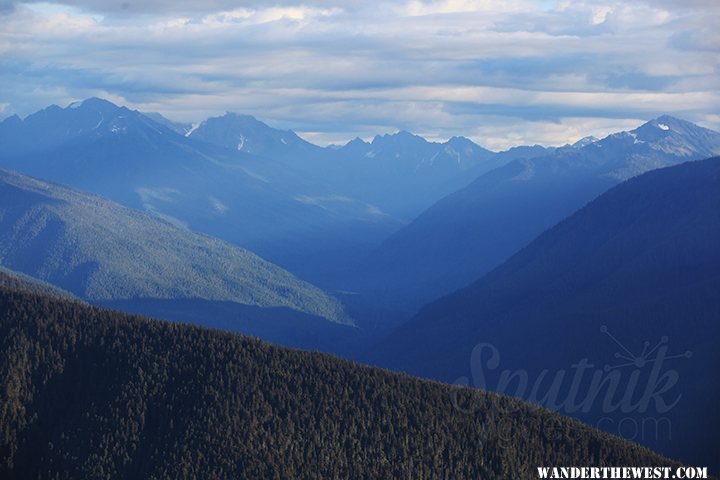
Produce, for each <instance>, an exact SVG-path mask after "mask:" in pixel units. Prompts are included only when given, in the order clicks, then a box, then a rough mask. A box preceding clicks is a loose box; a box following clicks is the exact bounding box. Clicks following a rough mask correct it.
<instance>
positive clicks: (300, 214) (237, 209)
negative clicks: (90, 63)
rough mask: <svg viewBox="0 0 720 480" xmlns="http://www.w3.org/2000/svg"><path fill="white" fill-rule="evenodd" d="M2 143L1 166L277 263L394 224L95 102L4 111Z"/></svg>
mask: <svg viewBox="0 0 720 480" xmlns="http://www.w3.org/2000/svg"><path fill="white" fill-rule="evenodd" d="M0 144H2V145H3V149H2V150H1V151H0V166H2V167H5V168H11V169H13V170H17V171H19V172H21V173H24V174H27V175H31V176H34V177H37V178H40V179H42V180H48V181H52V182H57V183H62V184H65V185H69V186H72V187H75V188H79V189H82V190H85V191H88V192H92V193H96V194H99V195H102V196H104V197H107V198H109V199H111V200H113V201H116V202H118V203H121V204H123V205H125V206H128V207H131V208H136V209H142V210H146V211H149V212H152V213H154V214H155V215H157V216H160V217H161V218H164V219H166V220H168V221H171V222H173V223H176V224H177V225H180V226H184V227H188V228H190V229H192V230H195V231H199V232H203V233H207V234H210V235H212V236H215V237H218V238H221V239H223V240H225V241H228V242H230V243H233V244H235V245H238V246H242V247H245V248H249V249H251V250H252V251H254V252H256V253H258V254H260V255H261V256H263V257H264V258H267V259H269V260H271V261H275V262H280V263H284V265H283V266H286V265H291V266H292V265H294V263H293V262H294V261H295V263H297V261H304V259H306V258H313V257H320V256H321V254H322V252H332V251H334V250H335V249H341V250H343V252H347V251H353V249H356V250H362V249H364V248H366V245H375V244H376V243H377V242H379V241H380V239H382V238H383V237H384V236H386V235H387V234H388V233H389V232H391V231H393V230H394V229H396V228H397V227H398V226H399V225H400V224H399V222H398V221H396V220H393V219H392V218H390V217H389V216H387V215H384V214H383V213H382V212H381V211H379V210H378V209H377V208H375V207H373V206H372V205H368V204H365V203H362V202H358V201H355V200H353V199H352V198H349V197H347V196H342V195H339V194H337V192H335V191H333V190H331V189H329V188H328V187H326V186H325V185H323V184H320V183H316V182H314V181H313V180H312V179H310V180H307V181H306V180H305V179H303V178H302V177H299V176H297V175H295V174H293V172H291V171H288V170H287V169H285V168H283V166H282V165H280V164H277V163H273V162H268V161H267V160H266V159H263V158H261V157H257V156H253V155H249V154H247V153H245V152H241V151H238V150H236V149H227V148H223V147H219V146H215V145H211V144H209V143H205V142H201V141H199V140H195V139H193V138H190V137H187V136H185V135H181V134H179V133H178V132H176V131H174V130H172V129H170V128H167V127H165V126H163V125H161V124H159V123H157V122H155V121H153V120H151V119H150V118H148V117H147V116H145V115H143V114H141V113H139V112H137V111H132V110H129V109H127V108H125V107H118V106H116V105H114V104H112V103H110V102H107V101H104V100H100V99H88V100H85V101H83V102H78V103H75V104H72V105H70V106H68V107H66V108H60V107H57V106H51V107H48V108H46V109H44V110H42V111H39V112H37V113H35V114H32V115H30V116H28V117H27V118H25V119H22V120H21V119H19V118H18V117H10V118H8V119H6V120H4V121H3V122H2V123H0Z"/></svg>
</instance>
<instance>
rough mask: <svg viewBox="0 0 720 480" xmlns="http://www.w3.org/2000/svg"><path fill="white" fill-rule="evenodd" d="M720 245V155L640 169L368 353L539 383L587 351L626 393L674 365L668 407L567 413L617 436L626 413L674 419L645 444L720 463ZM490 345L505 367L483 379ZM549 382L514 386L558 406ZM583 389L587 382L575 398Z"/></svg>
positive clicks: (418, 369) (434, 371)
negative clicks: (477, 354) (478, 354)
mask: <svg viewBox="0 0 720 480" xmlns="http://www.w3.org/2000/svg"><path fill="white" fill-rule="evenodd" d="M718 245H720V157H715V158H711V159H707V160H702V161H696V162H687V163H684V164H682V165H678V166H675V167H669V168H664V169H659V170H654V171H652V172H648V173H645V174H643V175H640V176H638V177H635V178H633V179H630V180H628V181H627V182H624V183H622V184H620V185H618V186H617V187H615V188H613V189H611V190H609V191H608V192H606V193H605V194H603V195H601V196H600V197H598V198H597V199H595V200H594V201H593V202H591V203H589V204H588V205H587V206H586V207H584V208H582V209H580V210H579V211H578V212H576V213H575V214H573V215H572V216H570V217H569V218H567V219H566V220H564V221H563V222H561V223H559V224H558V225H556V226H555V227H553V228H551V229H550V230H548V231H546V232H545V233H543V234H542V235H541V236H539V237H538V238H537V239H535V240H534V241H533V242H532V243H531V244H530V245H528V246H527V247H526V248H524V249H523V250H521V251H519V252H518V253H517V254H515V255H514V256H513V257H512V258H511V259H510V260H508V261H507V262H505V263H504V264H503V265H502V266H500V267H499V268H497V269H496V270H494V271H493V272H491V273H489V274H488V275H486V276H484V277H483V278H481V279H479V280H478V281H476V282H474V283H473V284H471V285H469V286H468V287H466V288H464V289H462V290H459V291H457V292H455V293H454V294H452V295H449V296H447V297H445V298H442V299H440V300H438V301H436V302H433V303H431V304H428V305H427V306H426V307H424V308H423V309H422V310H421V312H420V313H419V314H418V315H417V316H416V317H415V318H413V319H412V320H411V321H410V322H408V323H407V324H405V325H403V326H402V327H401V328H400V329H398V330H397V331H396V332H394V333H393V334H392V335H391V336H390V337H389V338H388V339H386V341H385V344H384V345H383V346H382V347H380V349H379V352H378V353H377V356H376V361H377V362H378V363H380V364H382V365H383V366H386V367H391V368H394V369H398V370H403V371H406V372H408V373H411V374H414V375H419V376H423V377H428V378H435V379H439V380H444V381H454V380H455V379H457V378H458V377H461V376H467V375H468V374H469V373H471V369H473V371H472V375H473V376H475V377H476V378H475V382H478V381H481V380H484V381H486V382H487V383H488V386H489V387H490V388H495V386H498V385H500V384H501V382H500V381H499V375H500V372H501V371H505V370H506V369H509V371H514V372H517V371H522V372H524V373H525V374H526V375H527V376H528V378H529V381H528V383H529V384H531V385H532V384H533V383H532V382H534V381H535V380H537V381H538V382H540V383H542V379H543V375H545V374H543V373H542V372H549V375H548V376H552V375H555V374H556V373H557V372H562V371H567V370H569V369H570V368H571V366H572V365H577V364H578V361H580V360H581V359H588V361H589V363H590V364H592V365H594V366H595V367H594V368H598V369H600V368H603V367H604V366H605V367H606V368H607V369H609V370H606V371H608V372H609V371H610V370H613V371H614V374H619V375H620V377H621V379H620V380H621V382H620V383H619V385H620V387H619V391H626V392H630V393H632V392H633V391H634V390H635V384H636V383H637V382H638V381H639V382H640V383H641V384H642V382H646V383H648V384H649V385H652V384H653V382H654V381H657V378H659V377H658V376H657V375H659V374H660V373H658V372H661V373H663V374H665V373H667V372H671V373H670V375H672V376H673V378H674V380H673V382H671V383H668V385H665V386H664V387H663V389H658V391H662V392H663V395H664V396H665V397H667V398H668V399H670V398H671V397H672V400H673V401H674V400H675V399H676V398H677V403H676V404H672V408H668V409H667V410H666V409H665V408H664V407H663V404H662V403H660V404H658V403H652V404H649V405H648V407H647V408H644V409H639V408H637V406H628V405H627V402H626V403H625V404H623V405H625V406H626V407H628V408H625V409H620V408H612V409H611V408H609V407H607V406H606V405H605V404H603V402H600V401H597V402H594V403H592V405H590V406H589V407H588V408H587V409H585V408H584V409H582V410H581V409H574V410H573V409H572V408H570V409H567V413H568V414H571V415H576V416H580V417H581V418H583V419H584V420H586V421H588V422H592V424H594V425H598V424H599V423H598V422H601V423H604V425H605V426H606V427H607V426H608V425H612V426H613V428H614V429H615V430H614V431H615V432H616V433H617V432H618V428H619V427H618V423H619V422H621V421H626V422H630V421H632V422H637V424H638V425H639V424H641V423H642V422H643V421H645V420H646V419H647V418H648V417H649V416H652V415H655V416H656V417H657V418H662V419H664V420H665V421H667V422H669V423H670V424H671V426H672V428H671V429H667V428H666V430H665V431H663V432H662V433H661V434H658V433H656V432H652V434H647V435H644V436H643V438H642V439H641V440H642V442H645V444H647V445H648V446H651V448H653V449H655V450H657V451H660V452H663V453H665V454H668V455H671V456H673V457H676V458H680V459H681V460H683V461H687V462H689V463H702V464H703V465H712V466H713V467H714V468H715V470H718V469H719V468H720V463H719V462H718V459H720V456H718V447H717V441H716V437H717V432H718V428H720V410H718V408H717V398H718V396H719V395H720V380H719V379H718V376H717V374H716V367H717V365H720V353H719V352H720V350H719V349H718V346H719V345H718V338H720V323H719V322H718V319H720V296H718V292H720V248H718ZM608 334H609V335H608ZM489 344H491V345H493V347H494V348H496V349H497V351H499V354H500V355H501V359H502V360H501V364H500V366H499V367H498V368H495V369H492V370H493V371H492V372H491V374H490V373H488V371H489V370H490V369H489V368H486V372H485V373H486V374H487V375H486V378H484V379H480V378H477V375H476V372H475V371H474V369H476V368H477V366H478V365H481V366H483V367H487V365H486V364H485V360H484V359H482V360H480V359H475V363H473V364H472V366H471V362H472V361H473V358H474V357H473V352H474V351H476V350H475V349H476V348H477V346H478V345H489ZM659 352H663V354H662V356H661V355H660V353H659ZM658 358H660V361H659V363H658V362H657V361H656V360H657V359H658ZM623 364H626V365H625V367H623ZM496 367H497V365H496ZM620 368H625V370H624V373H623V371H622V370H618V369H620ZM656 370H657V371H656ZM651 372H655V374H654V375H656V376H655V377H652V376H651ZM631 373H632V375H631ZM635 375H642V376H639V377H635ZM588 377H589V375H588ZM638 378H640V379H641V380H638ZM653 378H655V380H652V379H653ZM567 383H569V381H568V382H567ZM543 385H544V386H542V387H541V389H540V393H538V392H535V391H533V392H532V393H531V392H530V390H531V389H530V388H525V389H523V388H520V387H518V390H519V394H518V395H521V396H523V397H524V398H529V396H531V395H533V396H535V397H537V398H539V399H542V400H540V401H541V402H546V403H550V404H553V403H555V402H554V401H553V400H548V398H549V397H544V395H546V394H547V392H548V391H549V390H550V388H549V387H548V385H549V380H548V381H546V383H544V384H543ZM566 386H567V385H566ZM507 391H508V392H509V393H512V392H513V391H514V386H513V387H510V388H508V390H507ZM590 391H591V389H590V388H589V387H587V386H582V387H581V390H580V392H581V393H580V394H581V395H585V394H587V393H588V392H590ZM628 395H630V394H628ZM618 396H619V394H618ZM628 398H630V397H628ZM633 398H635V397H633ZM671 403H672V402H668V404H671ZM557 408H558V409H561V411H564V410H562V409H563V408H566V407H562V406H560V407H557ZM608 418H611V419H612V422H614V423H612V422H608V421H607V420H603V419H608ZM623 419H626V420H623ZM632 434H633V433H632V432H631V433H630V435H632ZM638 441H640V439H638Z"/></svg>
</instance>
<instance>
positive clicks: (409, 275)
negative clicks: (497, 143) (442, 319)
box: [349, 116, 720, 313]
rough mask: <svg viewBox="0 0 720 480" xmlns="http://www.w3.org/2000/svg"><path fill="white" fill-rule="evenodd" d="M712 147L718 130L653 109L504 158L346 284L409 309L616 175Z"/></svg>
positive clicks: (518, 244)
mask: <svg viewBox="0 0 720 480" xmlns="http://www.w3.org/2000/svg"><path fill="white" fill-rule="evenodd" d="M717 153H720V134H719V133H717V132H713V131H711V130H708V129H705V128H702V127H699V126H697V125H694V124H692V123H690V122H686V121H683V120H679V119H675V118H672V117H669V116H662V117H659V118H658V119H655V120H652V121H650V122H647V123H646V124H644V125H642V126H640V127H639V128H637V129H635V130H632V131H630V132H620V133H616V134H612V135H609V136H607V137H605V138H604V139H602V140H598V141H595V142H591V143H588V144H587V145H585V146H583V147H581V148H559V149H556V150H554V151H553V152H552V153H550V154H549V155H544V156H540V157H536V158H530V159H520V160H514V161H512V162H509V163H507V164H506V165H504V166H502V167H500V168H498V169H495V170H493V171H490V172H488V173H486V174H484V175H481V176H480V177H478V178H477V179H476V180H475V181H474V182H473V183H471V184H470V185H468V186H467V187H465V188H463V189H461V190H459V191H457V192H455V193H453V194H451V195H448V196H447V197H445V198H443V199H442V200H440V201H438V202H437V203H436V204H434V205H433V206H432V207H430V208H428V209H427V210H426V211H425V212H423V213H422V214H421V215H419V216H418V217H417V218H416V219H415V220H413V221H412V222H411V223H410V224H408V225H407V226H406V227H404V228H403V229H401V230H400V231H398V232H397V233H395V234H393V236H391V237H390V238H388V239H387V240H386V241H385V242H384V243H383V245H382V246H380V247H379V248H378V249H377V250H376V251H375V252H374V253H373V254H372V255H371V256H370V257H369V259H368V260H367V261H366V262H364V264H363V265H364V268H365V269H366V270H365V271H362V270H361V271H359V272H358V275H357V278H356V280H355V284H354V287H355V289H357V290H360V291H365V292H368V293H369V294H373V295H377V296H380V297H383V296H385V297H387V299H386V301H391V302H393V303H396V304H397V303H404V304H405V306H406V309H407V311H408V312H409V313H412V310H413V309H417V308H419V307H420V306H421V305H422V304H424V303H426V302H428V301H430V300H432V299H434V298H439V297H441V296H442V295H445V294H447V293H450V292H451V291H453V290H455V289H458V288H461V287H462V286H464V285H466V284H468V283H470V282H472V281H473V280H475V279H477V278H479V277H480V276H482V275H483V274H485V273H487V272H488V271H490V270H491V269H493V268H494V267H496V266H498V265H500V264H501V263H502V262H503V261H504V260H506V259H507V258H509V257H510V256H511V255H512V254H513V253H515V252H516V251H517V250H519V249H520V248H522V247H523V246H525V245H526V244H528V243H529V242H530V241H532V239H533V238H535V237H536V236H537V235H539V234H540V233H541V232H542V231H544V230H545V229H547V228H549V227H552V226H553V225H554V224H555V223H557V222H559V221H561V220H562V219H563V218H565V217H567V216H568V215H570V214H572V213H573V212H574V211H575V210H577V209H578V208H580V207H582V206H583V205H584V204H585V203H587V202H589V201H590V200H592V199H593V198H595V197H596V196H597V195H600V194H601V193H603V192H605V191H606V190H607V189H609V188H610V187H612V186H613V185H616V184H617V183H619V182H620V181H622V180H625V179H627V178H630V177H632V176H634V175H638V174H641V173H643V172H646V171H648V170H652V169H656V168H661V167H666V166H670V165H676V164H678V163H681V162H685V161H687V160H697V159H701V158H707V157H709V156H712V155H713V154H717ZM378 279H380V280H378ZM349 288H351V287H349Z"/></svg>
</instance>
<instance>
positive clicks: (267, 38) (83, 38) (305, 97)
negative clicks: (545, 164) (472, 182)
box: [0, 0, 720, 147]
mask: <svg viewBox="0 0 720 480" xmlns="http://www.w3.org/2000/svg"><path fill="white" fill-rule="evenodd" d="M68 3H73V7H72V8H70V7H66V6H63V5H58V4H55V5H49V6H48V5H47V4H27V3H25V4H19V5H18V6H17V8H15V10H14V11H12V12H8V13H7V14H6V15H4V16H2V17H0V81H2V83H3V85H4V87H5V88H4V91H3V92H1V93H0V104H2V105H6V106H5V108H4V110H3V112H2V114H3V115H7V114H10V113H15V112H17V113H20V114H27V113H30V112H31V111H33V110H34V109H38V108H41V107H42V106H44V105H45V104H47V103H52V102H55V103H61V104H62V103H63V102H70V101H71V100H74V99H77V98H83V97H86V96H90V95H100V96H106V97H108V98H109V99H111V100H114V101H117V102H120V103H127V104H129V105H130V106H133V107H136V108H141V109H143V110H149V111H160V112H162V113H164V114H167V115H168V116H170V117H175V118H177V119H180V120H185V121H197V120H200V119H202V118H203V117H205V116H207V115H214V114H218V113H222V112H224V111H226V110H234V111H240V112H246V113H251V114H254V115H256V116H258V117H260V118H263V119H266V120H269V121H270V123H274V124H275V125H278V126H282V127H283V128H296V129H298V130H300V131H302V132H307V135H309V136H311V137H312V138H313V139H317V140H321V141H337V140H338V139H342V138H345V139H348V138H351V137H353V136H355V135H361V136H368V135H371V134H372V133H376V132H380V133H382V132H386V131H392V130H396V129H407V130H412V131H417V132H420V133H426V134H428V135H430V136H437V137H443V136H451V135H456V134H465V135H472V136H474V137H475V138H476V139H477V140H480V141H481V142H483V143H487V144H492V146H496V147H501V146H502V145H503V142H505V144H511V143H520V142H523V141H525V140H526V141H528V142H534V141H539V140H543V141H546V142H550V143H564V142H565V141H570V140H572V138H574V137H575V136H578V138H579V136H584V135H587V134H596V135H599V134H602V133H603V132H605V131H606V130H607V129H612V128H613V126H615V127H618V128H619V127H624V126H625V125H627V124H629V123H630V122H636V121H638V119H641V118H649V117H652V116H655V115H658V114H661V113H666V112H667V113H672V114H676V115H681V116H684V117H686V118H689V119H690V120H694V121H698V122H700V123H704V124H705V125H707V126H710V127H715V128H717V127H718V126H720V125H719V124H720V118H718V117H717V115H716V114H715V112H717V111H718V108H720V99H719V95H720V94H718V92H720V88H718V78H719V76H718V69H719V68H720V59H718V57H717V54H716V52H717V50H716V49H713V45H714V42H716V41H717V39H718V36H717V34H715V33H714V30H715V27H714V25H715V24H716V21H717V20H718V18H717V17H718V15H717V12H716V11H715V10H714V9H709V8H708V9H703V8H701V6H700V5H699V3H698V4H696V6H697V10H694V11H691V12H682V14H680V13H677V12H674V11H673V10H672V9H666V8H665V7H664V6H663V5H661V4H660V3H658V2H651V3H649V4H646V3H642V2H630V3H628V2H621V1H619V0H615V1H607V2H604V3H603V2H588V3H587V4H586V3H583V2H567V3H564V2H558V4H557V5H554V6H552V5H551V6H548V7H546V8H537V7H535V6H533V5H535V4H530V3H528V4H525V3H523V2H522V0H518V1H508V2H502V3H497V4H494V3H492V2H476V1H466V2H464V1H462V0H443V1H437V2H416V1H413V0H407V1H400V0H398V1H392V2H390V1H389V2H385V3H382V4H373V5H372V6H367V5H365V4H362V3H354V4H353V3H351V4H346V3H342V4H341V3H337V2H329V1H328V2H304V3H303V4H297V3H295V2H289V1H288V2H278V3H274V4H272V5H275V6H268V5H269V4H267V3H264V2H263V3H262V4H260V3H259V2H256V3H253V2H222V1H220V0H216V1H214V2H172V5H171V4H170V2H166V1H164V0H162V1H153V0H150V1H148V2H143V7H142V8H143V9H144V10H143V12H142V14H138V13H136V12H135V10H131V9H130V8H126V9H121V10H122V12H124V15H115V13H117V12H120V10H118V8H120V7H118V5H120V6H121V3H119V2H115V3H113V2H109V3H108V2H91V1H89V0H87V1H84V2H82V1H81V2H68ZM198 5H202V8H201V7H199V6H198ZM347 5H350V7H348V6H347ZM101 6H103V7H102V8H101ZM132 8H134V7H132ZM193 8H195V10H193ZM98 12H100V13H102V14H106V16H104V17H103V16H98ZM148 13H150V14H152V15H146V14H148ZM107 15H109V16H107ZM488 122H493V125H494V127H491V126H490V124H489V123H488ZM496 127H497V128H496ZM581 128H586V129H590V130H587V131H580V129H581ZM593 129H595V130H593ZM503 132H505V133H504V134H503ZM483 135H484V136H486V137H485V140H484V141H483V138H481V137H482V136H483ZM503 135H504V136H503Z"/></svg>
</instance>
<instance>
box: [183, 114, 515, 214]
mask: <svg viewBox="0 0 720 480" xmlns="http://www.w3.org/2000/svg"><path fill="white" fill-rule="evenodd" d="M189 136H190V138H194V139H198V140H202V141H204V142H208V143H212V144H214V145H218V146H223V147H225V148H229V149H236V150H240V151H243V152H247V153H252V154H256V155H260V156H264V157H267V158H268V159H270V160H271V162H268V163H274V164H281V165H282V167H283V168H284V169H286V170H287V171H288V172H293V173H294V174H296V175H297V176H299V177H301V178H305V179H312V180H313V181H314V182H316V183H322V184H324V185H326V186H328V187H329V188H330V189H332V190H333V191H335V192H337V194H338V195H341V196H344V197H349V198H355V199H357V200H359V201H362V202H365V203H367V204H370V205H374V206H376V207H377V208H378V209H379V210H380V211H382V212H385V213H387V214H390V215H392V216H394V217H396V218H398V219H400V220H410V219H412V218H413V217H414V216H415V215H417V214H418V213H419V212H420V211H422V210H423V209H424V208H426V207H427V206H429V205H431V204H432V203H433V202H435V201H436V200H438V199H439V198H441V197H443V196H444V195H447V194H449V193H451V192H453V191H455V190H457V189H459V188H461V187H463V186H465V185H467V184H468V183H469V182H471V181H472V180H474V179H475V178H476V177H477V176H479V175H480V174H482V173H484V172H486V171H488V170H491V169H492V168H495V167H497V166H499V165H502V163H503V162H505V161H509V160H510V159H511V158H515V157H507V160H506V157H505V156H501V157H498V159H496V158H495V154H494V153H493V152H491V151H489V150H487V149H485V148H482V147H480V146H479V145H476V144H475V143H473V142H471V141H470V140H468V139H466V138H463V137H454V138H452V139H450V140H449V141H447V142H445V143H436V142H428V141H427V140H425V139H424V138H422V137H420V136H417V135H413V134H411V133H409V132H404V131H401V132H399V133H396V134H390V135H378V136H376V137H375V138H374V139H373V141H372V142H370V143H368V142H365V141H363V140H362V139H359V138H357V139H355V140H352V141H350V142H348V143H347V144H346V145H344V146H331V147H329V148H320V147H318V146H317V145H313V144H312V143H309V142H307V141H305V140H303V139H302V138H300V137H299V136H298V135H297V134H295V133H294V132H293V131H291V130H279V129H275V128H272V127H270V126H268V125H267V124H265V123H263V122H261V121H259V120H257V119H256V118H254V117H252V116H249V115H238V114H235V113H227V114H225V115H224V116H222V117H215V118H210V119H208V120H206V121H204V122H202V123H201V124H200V125H199V126H198V127H197V128H196V129H194V130H192V132H191V133H190V135H189Z"/></svg>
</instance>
